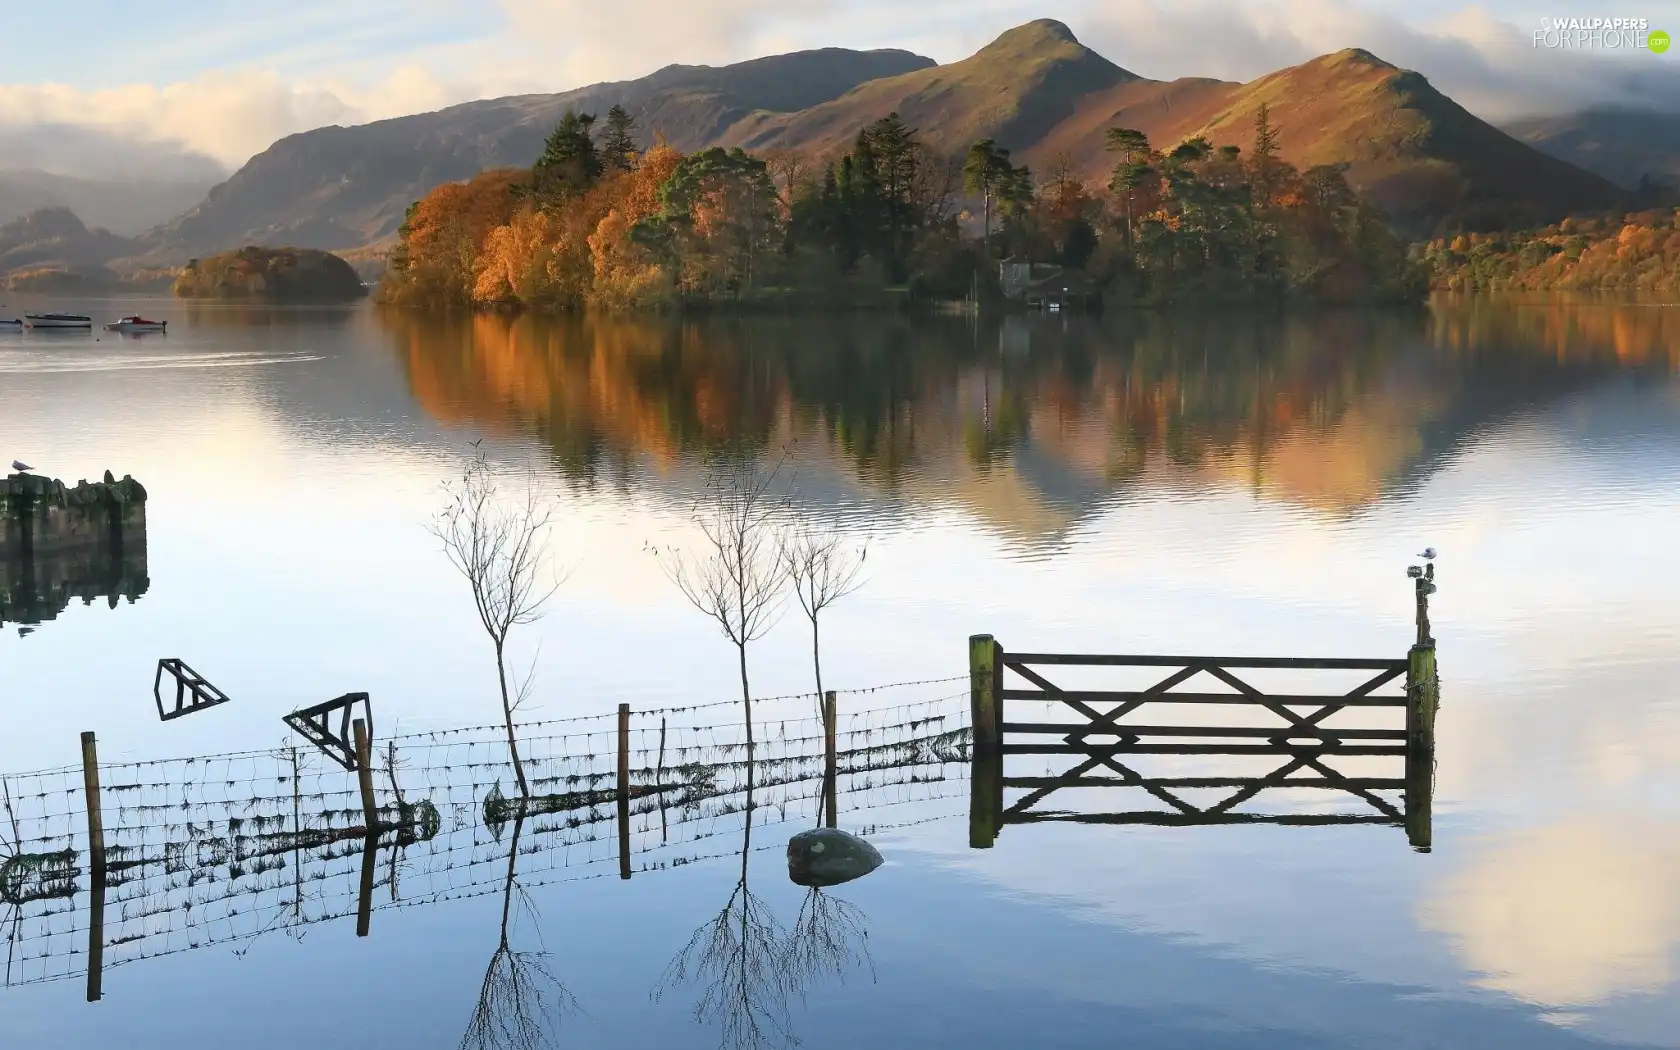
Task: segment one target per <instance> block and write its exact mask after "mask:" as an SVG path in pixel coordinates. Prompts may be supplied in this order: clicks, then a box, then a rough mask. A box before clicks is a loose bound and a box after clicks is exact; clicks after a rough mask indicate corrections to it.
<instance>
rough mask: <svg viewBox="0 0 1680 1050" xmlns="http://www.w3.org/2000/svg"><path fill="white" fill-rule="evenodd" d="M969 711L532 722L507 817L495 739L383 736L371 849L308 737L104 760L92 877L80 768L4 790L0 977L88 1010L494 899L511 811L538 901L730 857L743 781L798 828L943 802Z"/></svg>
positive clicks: (945, 699)
mask: <svg viewBox="0 0 1680 1050" xmlns="http://www.w3.org/2000/svg"><path fill="white" fill-rule="evenodd" d="M915 684H934V683H915ZM806 702H807V703H808V702H809V701H808V700H807V701H806ZM965 707H966V705H963V704H961V703H960V696H952V695H946V696H936V697H934V698H931V699H927V700H923V701H919V702H914V703H901V704H898V705H896V706H891V707H876V708H871V709H867V710H858V711H851V712H844V713H841V714H840V715H839V716H838V719H837V724H835V725H834V726H832V727H830V726H828V725H825V720H824V719H820V718H815V717H810V716H806V715H800V716H798V717H791V718H785V719H782V718H771V717H766V716H763V715H761V716H759V717H757V718H755V724H756V732H755V736H756V743H755V747H754V749H753V755H752V757H751V759H750V760H749V757H748V754H747V749H746V745H745V734H744V732H743V727H742V726H741V724H740V723H739V722H738V721H737V722H734V723H730V722H728V721H727V720H728V719H729V718H730V717H731V716H732V715H734V714H735V711H736V710H738V708H737V707H735V705H733V704H730V705H723V704H717V705H704V706H703V707H691V708H682V709H667V710H665V711H653V712H642V713H637V714H636V715H635V717H634V719H633V720H632V721H631V722H630V723H629V724H628V725H627V726H626V732H624V733H620V731H619V726H618V723H617V720H616V719H615V717H614V716H613V715H611V714H608V715H604V716H590V717H584V718H573V719H564V720H556V721H548V722H539V723H532V724H527V725H524V726H521V727H519V739H520V749H521V754H522V756H523V757H524V760H525V761H524V765H525V769H526V775H527V778H528V779H529V781H530V784H531V791H532V796H533V797H532V798H531V799H529V800H528V801H525V802H523V803H521V802H520V801H518V799H517V793H516V792H513V790H512V785H513V784H514V777H513V772H512V767H511V766H510V765H509V761H508V757H507V747H506V739H505V731H504V730H503V729H502V727H499V726H484V727H477V728H469V729H454V730H441V731H435V732H424V733H409V734H405V735H401V736H395V737H390V738H387V739H385V740H383V741H380V742H379V743H378V745H377V746H376V747H375V748H374V749H373V751H374V761H373V763H372V772H373V781H374V793H375V831H376V835H375V837H373V838H371V839H370V838H369V837H368V836H367V827H366V824H367V821H366V818H365V817H364V809H363V805H362V799H361V795H360V792H359V789H358V783H357V777H356V774H355V773H352V772H348V771H346V770H344V769H342V768H340V767H339V766H338V765H337V764H335V763H333V762H332V761H330V760H328V759H327V758H326V756H324V755H323V754H321V753H320V752H318V751H316V750H315V749H314V748H312V747H310V746H309V745H307V744H301V743H300V745H299V746H297V747H288V748H283V749H278V750H272V751H260V752H249V753H242V754H231V755H216V756H208V757H200V758H190V759H181V760H171V761H162V762H141V763H115V764H101V765H99V766H98V776H99V783H100V786H99V787H98V788H97V789H96V794H95V796H94V797H96V798H102V804H101V805H100V806H99V807H97V809H98V812H100V813H101V815H102V817H103V839H104V843H105V849H104V861H105V864H104V875H103V878H100V877H99V874H98V872H97V871H96V870H95V869H96V865H94V864H93V863H92V859H93V858H92V855H91V851H90V850H89V846H88V843H89V831H88V820H87V817H88V813H87V808H86V802H87V797H88V793H87V791H86V789H84V786H83V783H84V770H83V769H82V768H80V767H66V768H64V769H58V770H49V771H46V772H40V773H32V774H24V775H18V776H7V777H0V926H3V928H4V931H5V932H4V937H5V942H6V944H5V956H6V958H5V963H4V965H5V980H4V983H5V984H6V985H12V984H24V983H33V982H37V981H44V980H54V979H61V978H68V977H74V976H80V975H82V974H84V973H85V974H86V975H87V977H88V979H89V994H90V997H97V994H98V988H99V983H100V973H99V971H100V970H101V969H107V970H108V969H110V968H112V967H114V966H119V965H122V964H124V963H128V962H133V961H136V960H139V959H145V958H151V957H155V956H159V955H167V954H172V953H175V952H180V951H186V950H191V949H194V948H201V947H206V946H209V945H215V944H234V945H244V944H248V943H249V942H250V941H252V940H253V939H255V938H257V937H261V936H263V935H265V934H268V933H271V932H275V931H279V932H282V933H289V934H291V935H293V936H301V934H302V932H303V931H304V930H305V929H307V928H308V927H310V926H312V925H313V924H316V923H319V922H323V921H326V920H330V919H336V918H340V917H344V916H348V915H352V914H357V913H358V912H359V911H360V912H361V913H362V916H363V917H362V920H361V921H362V922H363V923H365V922H366V914H367V913H368V912H369V911H378V910H381V909H386V908H400V907H409V906H414V905H418V904H428V903H436V902H441V901H446V900H455V899H460V898H464V897H475V896H479V895H484V894H491V893H499V892H501V891H502V889H503V885H504V880H505V876H506V866H507V845H506V843H505V842H504V841H503V840H504V837H505V827H506V825H507V823H508V822H509V821H510V820H511V819H512V818H513V817H515V816H517V815H518V814H519V812H520V810H521V808H523V810H524V813H525V819H524V821H523V828H522V837H521V840H520V846H519V851H520V854H521V857H520V859H519V871H520V884H521V885H522V886H526V887H535V886H539V885H543V884H545V883H551V882H561V881H571V880H576V879H585V878H598V877H604V876H615V875H619V874H621V872H630V873H632V874H640V873H644V872H653V871H660V870H665V869H669V868H674V867H680V866H683V865H685V864H688V863H692V862H695V861H697V860H701V859H704V858H706V857H709V856H713V855H717V854H721V853H725V852H732V851H733V850H734V849H735V848H736V847H735V846H734V845H733V844H728V845H726V844H723V843H721V842H719V843H716V844H714V843H713V842H711V841H710V840H712V839H713V838H715V837H717V836H719V835H722V834H726V833H729V832H734V831H738V830H739V828H740V826H741V821H742V815H743V813H744V811H745V809H746V799H747V790H748V776H749V767H750V770H751V777H752V808H753V811H754V813H755V814H757V815H756V816H755V820H756V821H757V822H759V823H761V824H762V823H769V822H772V821H774V820H776V819H786V820H799V821H803V822H806V823H807V824H814V823H815V822H817V820H818V819H819V815H818V814H819V807H820V805H821V802H822V798H823V795H824V792H825V788H826V789H827V790H828V791H830V792H831V793H832V794H833V795H834V796H835V798H836V799H837V802H838V808H839V811H840V812H841V813H842V814H858V813H862V812H864V811H871V812H872V816H873V815H874V812H875V811H881V810H882V809H883V807H891V806H895V805H900V804H904V803H910V802H917V801H923V800H929V799H942V798H952V797H957V795H958V794H965V793H966V790H965V789H962V787H961V781H962V780H963V779H964V778H966V776H967V769H968V765H967V764H968V759H969V754H968V728H967V724H966V723H967V718H966V710H965ZM765 710H773V706H771V707H767V708H765ZM714 718H715V719H717V720H718V721H719V722H720V723H721V724H707V723H708V722H710V721H711V720H712V719H714ZM831 729H832V739H833V741H834V744H833V747H832V751H830V749H829V748H828V747H827V746H825V739H826V738H828V737H829V736H830V732H829V731H830V730H831ZM621 750H622V752H623V753H624V754H625V756H626V758H627V761H626V763H625V771H626V773H627V774H628V776H627V783H626V784H625V787H626V788H627V790H625V791H623V792H622V797H623V798H625V799H626V800H627V801H628V805H627V806H624V807H623V808H622V811H621V808H620V806H619V799H620V798H621V790H620V784H621V780H620V777H619V761H618V760H619V754H620V752H621ZM831 764H832V768H833V770H834V772H833V775H832V776H831V777H829V776H825V773H826V771H827V770H828V769H829V768H830V766H831ZM510 796H512V797H510ZM621 812H622V816H621ZM889 819H890V818H889ZM240 950H243V948H241V949H240ZM90 960H98V962H99V965H95V966H90Z"/></svg>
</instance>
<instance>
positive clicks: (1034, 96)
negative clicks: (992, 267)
mask: <svg viewBox="0 0 1680 1050" xmlns="http://www.w3.org/2000/svg"><path fill="white" fill-rule="evenodd" d="M1138 81H1139V78H1138V77H1137V75H1136V74H1133V73H1128V72H1127V71H1126V70H1124V69H1121V68H1120V67H1119V66H1117V65H1115V64H1114V63H1113V62H1110V61H1109V60H1108V59H1106V58H1104V57H1102V56H1101V55H1099V54H1097V53H1096V52H1095V51H1092V50H1091V49H1090V48H1088V47H1086V46H1085V45H1083V44H1081V43H1080V42H1079V41H1078V40H1077V39H1075V38H1074V35H1073V32H1072V31H1071V30H1069V29H1068V27H1067V26H1065V25H1063V24H1062V23H1060V22H1056V21H1052V20H1050V19H1040V20H1038V21H1036V22H1028V23H1027V24H1026V25H1023V26H1018V27H1017V28H1015V29H1011V30H1009V31H1008V32H1006V33H1004V34H1003V35H1002V36H1000V37H998V38H997V39H996V40H994V41H992V42H991V43H990V44H987V45H986V46H985V47H983V48H981V49H980V50H979V51H978V52H976V53H975V54H974V55H972V56H970V57H968V58H965V59H963V60H961V61H960V62H953V63H951V64H950V65H944V66H933V67H932V68H927V69H919V70H915V71H913V72H908V73H903V74H900V75H898V76H895V77H884V78H881V79H878V80H872V81H869V82H868V83H865V84H861V85H859V86H857V87H855V88H853V89H852V90H850V91H848V92H846V93H845V94H844V95H842V96H840V97H839V98H837V99H835V100H833V101H831V102H824V103H821V104H819V105H815V106H812V107H810V108H808V109H805V110H801V111H798V112H790V113H781V114H768V113H765V114H754V115H752V116H750V117H748V118H746V119H745V120H743V121H741V122H740V123H739V124H737V125H736V126H735V127H734V128H732V129H730V130H729V131H728V132H727V133H726V134H725V135H724V138H725V140H726V142H727V143H728V144H730V145H741V146H745V147H746V148H748V149H767V148H772V147H787V148H795V149H803V150H812V151H815V152H832V151H837V150H840V149H842V148H844V147H846V146H848V145H850V144H851V141H852V139H853V138H855V137H856V136H857V133H858V129H859V128H861V127H863V126H864V125H865V124H868V123H869V122H870V121H872V120H876V119H878V118H880V117H884V116H886V115H887V114H888V113H897V114H898V115H899V116H900V117H901V118H903V119H904V121H905V122H906V123H907V124H909V125H910V126H912V127H917V128H920V129H921V132H922V136H923V138H924V140H925V141H927V142H928V143H930V144H931V145H933V146H935V148H938V149H941V150H944V151H946V152H956V151H958V150H962V149H966V148H967V147H968V144H969V143H971V142H973V141H975V140H976V139H981V138H993V139H996V140H997V141H998V144H999V145H1001V146H1003V147H1005V148H1014V149H1018V150H1024V149H1025V148H1027V147H1030V146H1031V145H1033V144H1034V143H1037V142H1038V141H1040V140H1041V139H1042V138H1043V136H1044V135H1045V133H1046V132H1047V131H1049V130H1050V129H1052V128H1055V127H1058V126H1060V125H1061V124H1062V123H1063V122H1065V121H1067V120H1068V119H1069V118H1071V117H1072V116H1073V115H1074V113H1075V111H1076V108H1077V106H1078V104H1079V102H1080V100H1082V99H1085V98H1088V97H1091V96H1093V95H1100V94H1102V93H1104V92H1107V91H1110V90H1113V89H1115V88H1117V87H1121V86H1123V85H1128V84H1133V83H1137V82H1138ZM1098 139H1099V144H1100V140H1101V136H1100V133H1099V136H1098Z"/></svg>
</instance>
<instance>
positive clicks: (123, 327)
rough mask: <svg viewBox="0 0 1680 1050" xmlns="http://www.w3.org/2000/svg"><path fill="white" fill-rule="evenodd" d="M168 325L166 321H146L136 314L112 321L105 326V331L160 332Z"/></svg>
mask: <svg viewBox="0 0 1680 1050" xmlns="http://www.w3.org/2000/svg"><path fill="white" fill-rule="evenodd" d="M167 327H169V322H168V321H148V320H146V319H145V318H144V317H140V316H137V315H134V316H129V317H124V318H123V319H121V320H120V321H112V322H111V323H110V324H108V325H106V326H105V330H106V331H107V332H161V331H163V330H164V329H166V328H167Z"/></svg>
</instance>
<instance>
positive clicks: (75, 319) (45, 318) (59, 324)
mask: <svg viewBox="0 0 1680 1050" xmlns="http://www.w3.org/2000/svg"><path fill="white" fill-rule="evenodd" d="M23 324H24V327H26V328H92V327H93V318H91V317H89V316H88V315H86V314H24V315H23Z"/></svg>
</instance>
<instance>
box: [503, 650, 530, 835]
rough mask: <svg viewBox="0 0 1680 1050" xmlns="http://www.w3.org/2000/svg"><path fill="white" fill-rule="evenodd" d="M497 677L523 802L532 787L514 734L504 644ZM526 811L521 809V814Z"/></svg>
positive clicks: (514, 769)
mask: <svg viewBox="0 0 1680 1050" xmlns="http://www.w3.org/2000/svg"><path fill="white" fill-rule="evenodd" d="M496 677H497V679H498V680H499V681H500V682H501V685H502V720H503V724H504V725H506V726H507V741H508V758H509V759H510V760H512V762H513V775H514V778H515V779H517V780H518V781H519V797H520V799H521V800H523V799H528V798H530V797H531V787H530V785H529V784H527V783H526V782H525V764H524V763H523V762H521V761H520V760H519V740H518V738H517V737H515V736H514V734H513V698H512V697H510V696H509V695H508V681H507V661H506V660H504V659H502V643H501V642H497V643H496ZM524 811H525V810H524V808H523V807H521V808H520V812H521V813H523V812H524Z"/></svg>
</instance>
